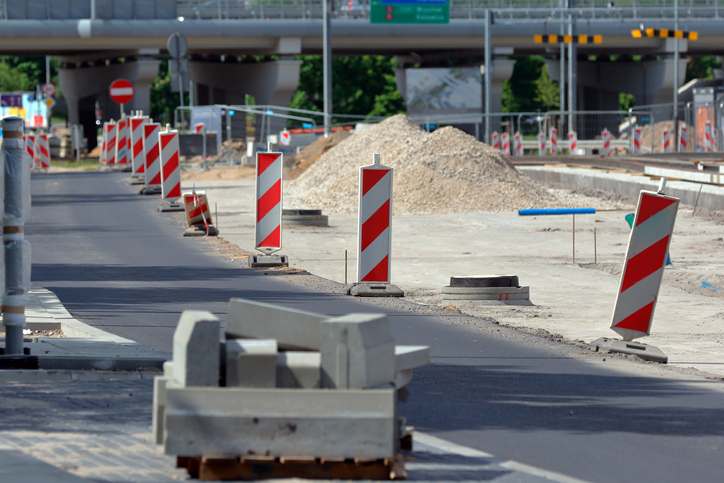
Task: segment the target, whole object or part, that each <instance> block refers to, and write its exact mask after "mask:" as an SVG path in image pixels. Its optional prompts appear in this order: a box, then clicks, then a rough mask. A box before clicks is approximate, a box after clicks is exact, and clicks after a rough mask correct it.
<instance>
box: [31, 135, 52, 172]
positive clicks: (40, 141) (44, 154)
mask: <svg viewBox="0 0 724 483" xmlns="http://www.w3.org/2000/svg"><path fill="white" fill-rule="evenodd" d="M35 145H36V149H37V152H38V162H37V163H36V164H35V167H36V168H41V169H45V168H50V145H49V144H48V135H47V134H41V135H40V136H35Z"/></svg>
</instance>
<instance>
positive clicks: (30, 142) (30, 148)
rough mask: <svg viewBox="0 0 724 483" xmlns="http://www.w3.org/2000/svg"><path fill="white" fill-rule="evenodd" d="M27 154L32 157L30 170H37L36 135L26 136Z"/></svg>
mask: <svg viewBox="0 0 724 483" xmlns="http://www.w3.org/2000/svg"><path fill="white" fill-rule="evenodd" d="M25 152H26V153H28V156H30V169H33V168H35V135H34V134H27V135H26V136H25Z"/></svg>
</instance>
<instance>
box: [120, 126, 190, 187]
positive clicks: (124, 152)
mask: <svg viewBox="0 0 724 483" xmlns="http://www.w3.org/2000/svg"><path fill="white" fill-rule="evenodd" d="M116 164H128V118H126V116H125V115H124V116H123V117H122V118H121V119H120V120H119V121H118V122H117V123H116ZM179 196H181V195H180V194H179Z"/></svg>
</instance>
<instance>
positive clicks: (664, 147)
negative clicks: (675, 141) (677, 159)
mask: <svg viewBox="0 0 724 483" xmlns="http://www.w3.org/2000/svg"><path fill="white" fill-rule="evenodd" d="M661 151H662V152H664V153H670V152H671V133H670V132H669V130H668V129H664V130H663V131H661Z"/></svg>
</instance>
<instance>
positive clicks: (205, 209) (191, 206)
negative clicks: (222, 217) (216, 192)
mask: <svg viewBox="0 0 724 483" xmlns="http://www.w3.org/2000/svg"><path fill="white" fill-rule="evenodd" d="M183 200H184V211H185V212H186V222H187V223H188V224H189V226H199V227H200V226H204V227H205V228H206V231H207V232H208V231H209V225H210V224H212V223H211V212H210V210H209V202H208V200H207V199H206V192H205V191H195V190H194V191H192V192H191V193H184V195H183Z"/></svg>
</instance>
